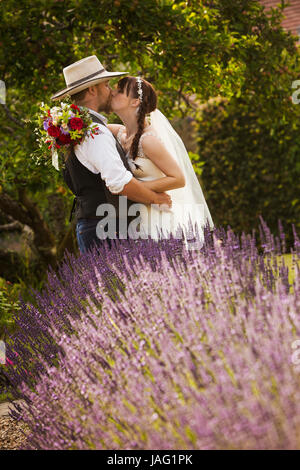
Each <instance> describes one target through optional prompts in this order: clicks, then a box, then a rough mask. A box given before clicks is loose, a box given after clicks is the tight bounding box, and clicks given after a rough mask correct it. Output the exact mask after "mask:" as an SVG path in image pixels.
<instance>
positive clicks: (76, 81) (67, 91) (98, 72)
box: [51, 55, 129, 100]
mask: <svg viewBox="0 0 300 470" xmlns="http://www.w3.org/2000/svg"><path fill="white" fill-rule="evenodd" d="M63 72H64V77H65V81H66V85H67V88H64V89H63V90H60V91H58V92H57V93H55V95H53V96H51V99H52V100H58V99H61V98H64V97H65V96H67V95H74V94H75V93H78V92H79V91H81V90H84V89H85V88H88V87H90V86H92V85H97V83H100V82H103V81H104V80H109V79H110V78H113V77H118V76H120V75H126V74H127V73H129V72H108V71H107V70H105V68H104V67H103V65H102V64H101V62H100V60H99V59H98V57H96V56H95V55H91V56H89V57H85V58H84V59H81V60H78V62H74V64H71V65H68V67H65V68H64V70H63Z"/></svg>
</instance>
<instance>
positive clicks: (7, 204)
mask: <svg viewBox="0 0 300 470" xmlns="http://www.w3.org/2000/svg"><path fill="white" fill-rule="evenodd" d="M0 209H1V210H2V212H4V213H5V214H6V215H9V216H11V217H13V219H14V220H18V221H19V222H21V223H22V224H24V225H29V226H31V224H32V220H31V217H30V215H29V214H28V212H27V211H26V210H24V208H23V207H22V206H21V204H20V203H19V202H17V201H14V200H13V199H12V198H11V197H10V196H9V195H8V194H6V193H0Z"/></svg>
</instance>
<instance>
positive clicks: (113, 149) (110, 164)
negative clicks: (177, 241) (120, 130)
mask: <svg viewBox="0 0 300 470" xmlns="http://www.w3.org/2000/svg"><path fill="white" fill-rule="evenodd" d="M63 73H64V77H65V81H66V85H67V86H66V88H64V89H63V90H61V91H59V92H57V93H56V94H55V95H53V96H52V97H51V98H52V99H53V100H58V99H62V98H65V97H66V96H67V95H71V96H72V101H74V102H75V103H76V104H77V105H80V106H86V107H87V108H88V109H89V111H90V115H91V118H92V120H93V122H95V123H97V124H98V127H99V129H100V133H99V134H98V135H96V136H95V137H94V139H92V138H87V139H84V141H83V142H82V143H81V144H79V145H77V146H76V147H75V150H74V149H72V150H71V153H70V156H69V157H68V159H67V161H66V165H65V169H64V170H63V176H64V180H65V182H66V184H67V185H68V187H69V188H70V190H71V191H72V193H73V194H74V195H75V198H74V201H73V207H72V211H71V215H70V220H71V218H72V214H73V211H74V209H75V216H76V222H77V223H76V236H77V241H78V245H79V249H80V251H81V252H85V251H87V250H88V249H90V248H91V247H92V246H93V245H94V244H95V243H96V244H100V243H102V242H103V240H102V239H100V238H98V236H97V233H96V227H97V225H98V223H99V222H100V223H99V225H98V227H97V231H98V233H100V232H101V233H105V231H104V227H103V224H101V220H102V219H104V213H102V212H105V210H107V209H106V207H108V206H107V204H110V205H112V206H113V207H114V209H115V211H113V212H114V213H115V214H116V216H115V217H113V218H114V220H109V218H107V217H105V220H106V221H107V220H108V222H109V223H108V225H109V226H110V222H112V226H113V227H115V230H114V232H113V234H110V235H112V236H111V238H118V237H120V238H127V233H128V225H129V223H130V222H131V221H132V219H133V217H129V216H128V217H127V212H126V214H124V211H122V210H120V207H123V206H124V204H123V205H122V202H121V201H120V200H121V199H123V202H124V198H121V197H120V196H126V197H127V198H128V200H127V206H128V207H130V205H132V204H133V203H134V201H135V202H139V203H143V204H167V205H168V206H170V207H171V204H172V203H171V198H170V196H169V195H167V194H165V193H156V192H154V191H151V190H150V189H148V188H147V187H146V186H144V184H143V183H142V182H141V181H138V180H137V179H135V178H134V177H133V175H132V173H131V171H130V168H129V165H128V162H127V158H126V155H125V152H124V150H123V148H122V147H121V145H120V144H119V142H118V141H117V139H116V138H115V137H114V136H113V134H112V133H111V132H110V130H109V129H108V128H107V127H106V124H107V120H106V118H105V117H104V116H102V115H101V114H99V112H100V111H104V112H107V113H109V112H110V111H111V109H110V102H111V88H110V86H109V80H110V79H111V78H113V77H117V76H121V75H125V74H126V73H128V72H108V71H107V70H105V68H104V67H103V66H102V64H101V62H100V61H99V60H98V58H97V57H96V56H95V55H93V56H89V57H86V58H85V59H82V60H79V61H78V62H75V63H74V64H71V65H69V66H68V67H65V68H64V69H63ZM104 204H105V206H104ZM101 206H102V208H103V211H102V210H101ZM108 217H109V216H108ZM124 229H125V230H124ZM125 232H126V233H125ZM101 238H102V237H101ZM108 241H109V243H110V240H109V239H108Z"/></svg>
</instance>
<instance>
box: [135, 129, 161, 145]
mask: <svg viewBox="0 0 300 470" xmlns="http://www.w3.org/2000/svg"><path fill="white" fill-rule="evenodd" d="M140 142H141V145H142V146H143V147H149V146H151V145H152V144H155V143H160V144H162V140H161V138H160V137H159V135H158V133H157V132H156V131H155V130H154V129H153V128H152V127H151V126H149V127H147V128H146V129H145V130H144V132H143V134H142V135H141V138H140Z"/></svg>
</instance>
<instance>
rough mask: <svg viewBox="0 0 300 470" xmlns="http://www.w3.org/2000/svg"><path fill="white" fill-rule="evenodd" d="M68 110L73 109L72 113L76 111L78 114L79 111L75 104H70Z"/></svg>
mask: <svg viewBox="0 0 300 470" xmlns="http://www.w3.org/2000/svg"><path fill="white" fill-rule="evenodd" d="M70 108H72V109H74V111H78V113H80V109H79V108H78V106H76V104H71V106H70Z"/></svg>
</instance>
